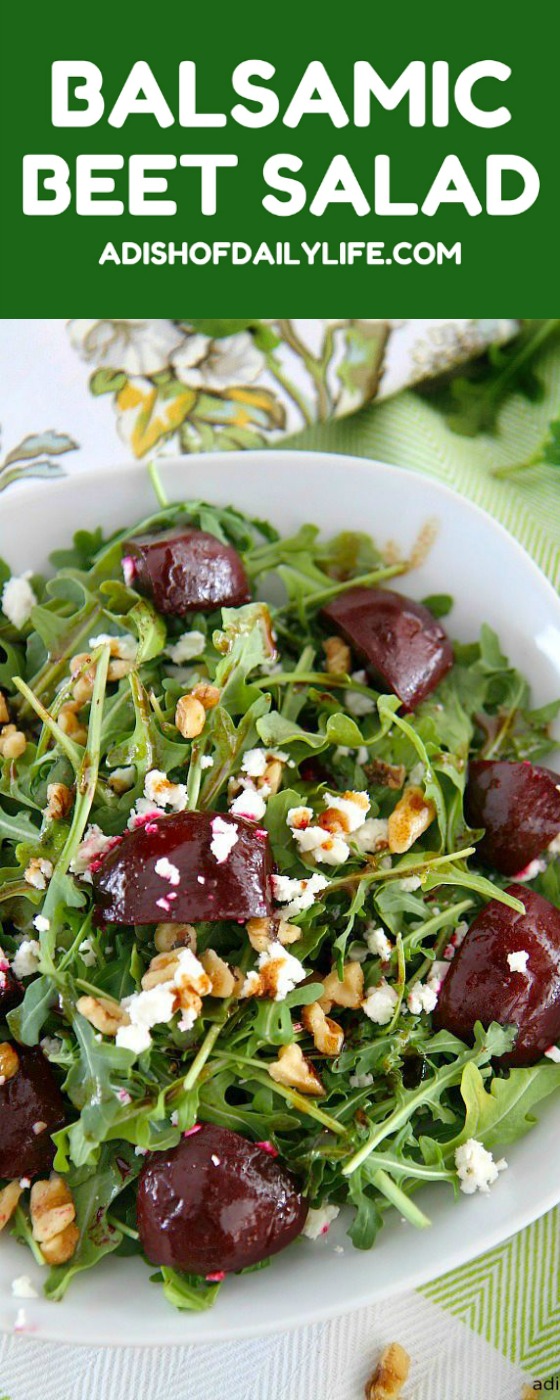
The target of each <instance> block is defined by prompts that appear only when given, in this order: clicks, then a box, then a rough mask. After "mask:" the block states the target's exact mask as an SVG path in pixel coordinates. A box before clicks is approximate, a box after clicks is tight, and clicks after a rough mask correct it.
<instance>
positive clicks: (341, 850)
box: [293, 826, 350, 865]
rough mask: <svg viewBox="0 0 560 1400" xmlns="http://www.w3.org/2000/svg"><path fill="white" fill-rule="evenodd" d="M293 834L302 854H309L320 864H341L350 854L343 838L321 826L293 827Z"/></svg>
mask: <svg viewBox="0 0 560 1400" xmlns="http://www.w3.org/2000/svg"><path fill="white" fill-rule="evenodd" d="M293 836H294V840H295V841H296V842H297V845H298V846H299V849H300V851H301V853H302V855H311V856H312V857H313V860H315V861H320V863H321V864H322V865H342V864H343V863H344V861H345V860H348V857H349V855H350V848H349V846H348V844H347V842H346V841H345V840H344V838H343V837H342V836H339V835H338V834H335V835H333V834H332V832H330V831H325V830H324V828H323V827H322V826H308V827H306V828H305V829H304V830H301V831H298V829H297V827H294V829H293Z"/></svg>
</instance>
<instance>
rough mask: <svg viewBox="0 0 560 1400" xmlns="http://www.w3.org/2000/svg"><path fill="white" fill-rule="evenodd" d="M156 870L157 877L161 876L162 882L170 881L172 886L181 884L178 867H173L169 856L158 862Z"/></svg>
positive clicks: (161, 858)
mask: <svg viewBox="0 0 560 1400" xmlns="http://www.w3.org/2000/svg"><path fill="white" fill-rule="evenodd" d="M154 870H155V872H156V875H159V876H160V877H161V879H162V880H168V881H169V884H170V885H178V884H180V882H181V876H180V874H179V871H178V869H177V866H176V865H173V862H172V861H170V860H168V859H167V856H160V858H159V860H156V863H155V866H154Z"/></svg>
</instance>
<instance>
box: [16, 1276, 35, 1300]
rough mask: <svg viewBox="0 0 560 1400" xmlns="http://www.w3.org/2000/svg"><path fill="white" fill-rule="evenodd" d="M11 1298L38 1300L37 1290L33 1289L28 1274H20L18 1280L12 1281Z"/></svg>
mask: <svg viewBox="0 0 560 1400" xmlns="http://www.w3.org/2000/svg"><path fill="white" fill-rule="evenodd" d="M12 1296H13V1297H14V1298H38V1297H39V1294H38V1292H37V1289H36V1288H34V1287H33V1284H32V1282H31V1279H30V1277H29V1274H20V1275H19V1278H14V1279H12Z"/></svg>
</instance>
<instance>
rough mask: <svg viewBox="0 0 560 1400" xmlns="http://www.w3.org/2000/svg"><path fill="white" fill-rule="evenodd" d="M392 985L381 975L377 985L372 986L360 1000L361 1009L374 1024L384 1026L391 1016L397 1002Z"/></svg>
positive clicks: (396, 995)
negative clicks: (362, 999) (361, 1000)
mask: <svg viewBox="0 0 560 1400" xmlns="http://www.w3.org/2000/svg"><path fill="white" fill-rule="evenodd" d="M398 999H399V998H398V994H397V992H396V991H395V988H394V987H390V986H389V983H388V982H386V981H385V978H384V977H382V979H381V981H380V983H379V986H378V987H372V988H371V989H370V991H369V992H368V994H367V996H366V997H365V998H364V1001H363V1002H362V1011H364V1012H365V1014H366V1016H369V1019H370V1021H373V1023H374V1025H376V1026H386V1025H388V1023H389V1021H390V1020H391V1018H392V1016H393V1012H394V1010H395V1007H396V1005H397V1002H398Z"/></svg>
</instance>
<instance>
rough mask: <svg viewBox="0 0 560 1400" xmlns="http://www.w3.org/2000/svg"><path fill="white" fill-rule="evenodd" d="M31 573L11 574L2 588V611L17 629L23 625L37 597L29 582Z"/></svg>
mask: <svg viewBox="0 0 560 1400" xmlns="http://www.w3.org/2000/svg"><path fill="white" fill-rule="evenodd" d="M30 578H31V574H30V573H27V574H22V575H21V576H20V577H18V576H17V574H13V575H12V577H11V578H9V579H7V580H6V583H5V584H4V587H3V589H2V612H3V613H4V617H7V619H8V622H11V623H12V625H13V626H14V627H17V628H18V630H19V629H20V628H21V627H24V626H25V623H26V622H27V621H28V620H29V617H30V615H31V609H32V608H34V607H35V604H36V602H37V599H36V597H35V594H34V592H33V589H32V587H31V584H30V582H29V579H30Z"/></svg>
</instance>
